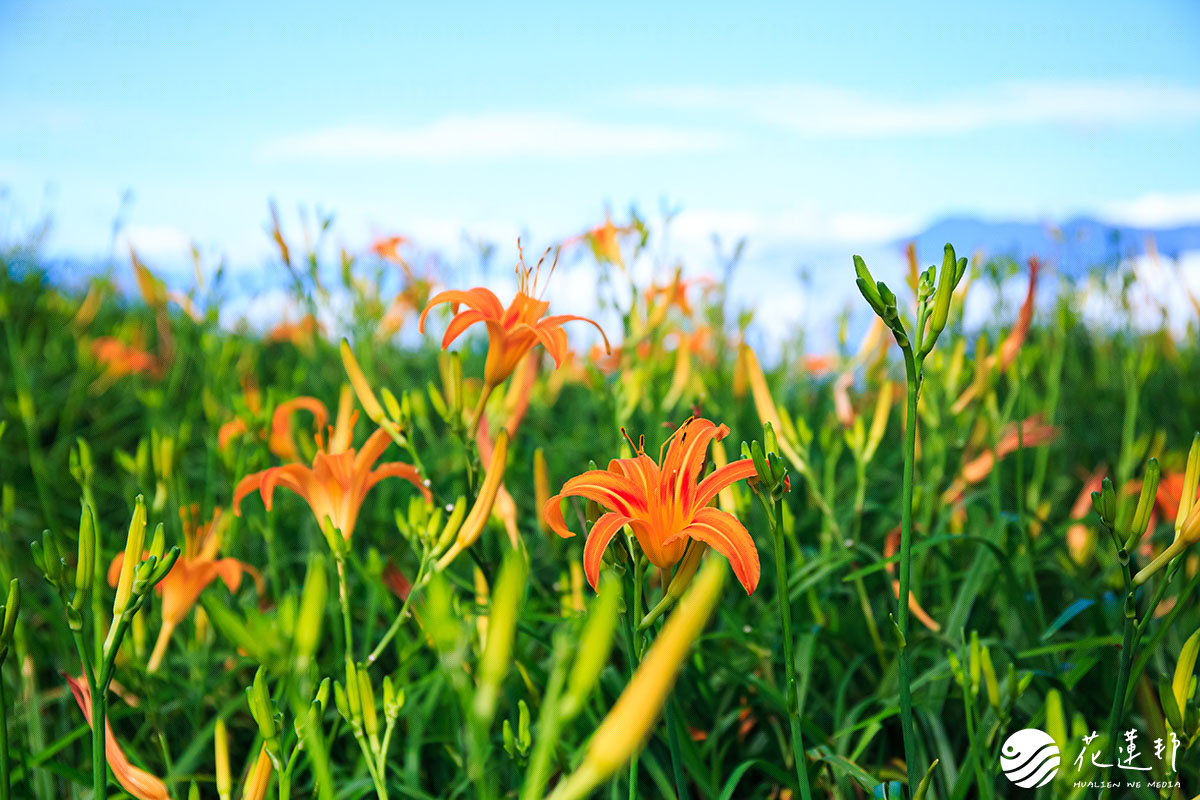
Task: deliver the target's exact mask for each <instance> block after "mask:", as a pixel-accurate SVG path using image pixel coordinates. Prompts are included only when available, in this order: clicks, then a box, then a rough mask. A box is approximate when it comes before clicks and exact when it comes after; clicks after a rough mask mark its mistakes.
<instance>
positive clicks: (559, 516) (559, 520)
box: [542, 494, 575, 539]
mask: <svg viewBox="0 0 1200 800" xmlns="http://www.w3.org/2000/svg"><path fill="white" fill-rule="evenodd" d="M562 499H563V496H562V495H561V494H556V495H554V496H553V497H551V498H550V499H549V500H547V501H546V504H545V505H544V506H542V519H544V520H545V521H546V525H547V526H549V528H550V530H552V531H554V532H555V533H557V534H558V535H559V536H561V537H562V538H564V539H571V538H573V537H574V536H575V533H574V532H573V531H572V530H571V529H570V528H568V527H567V523H566V522H565V521H564V520H563V513H562Z"/></svg>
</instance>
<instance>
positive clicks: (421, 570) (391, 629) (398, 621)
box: [365, 555, 429, 667]
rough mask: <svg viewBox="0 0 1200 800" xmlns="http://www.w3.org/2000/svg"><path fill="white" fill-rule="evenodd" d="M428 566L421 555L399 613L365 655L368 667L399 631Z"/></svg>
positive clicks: (424, 556) (427, 560) (427, 562)
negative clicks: (369, 652) (368, 653)
mask: <svg viewBox="0 0 1200 800" xmlns="http://www.w3.org/2000/svg"><path fill="white" fill-rule="evenodd" d="M428 566H429V559H428V558H427V557H426V555H422V556H421V566H419V567H417V578H416V580H414V581H413V584H412V587H410V588H409V590H408V597H406V598H404V603H403V604H401V606H400V613H399V614H397V615H396V618H395V619H394V620H392V624H391V625H390V626H388V629H387V631H386V632H385V633H384V634H383V638H382V639H380V640H379V644H377V645H375V649H374V650H372V651H371V654H370V655H369V656H367V660H366V662H365V663H366V665H367V666H368V667H369V666H371V665H372V664H374V663H375V661H376V660H378V658H379V657H380V656H381V655H383V649H384V648H385V647H387V646H388V643H389V642H391V641H392V639H393V638H395V636H396V634H397V633H399V632H400V626H401V625H403V624H404V619H405V617H406V616H407V614H408V606H409V604H410V603H412V599H413V596H414V595H416V594H417V592H418V591H420V589H421V587H422V586H424V585H425V584H424V581H425V570H426V568H427V567H428Z"/></svg>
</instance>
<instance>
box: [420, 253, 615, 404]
mask: <svg viewBox="0 0 1200 800" xmlns="http://www.w3.org/2000/svg"><path fill="white" fill-rule="evenodd" d="M547 252H549V251H547ZM542 260H545V256H544V255H543V256H542ZM542 260H539V261H538V264H537V269H536V270H533V269H530V268H529V267H527V266H525V260H524V257H523V256H522V257H520V258H519V260H518V262H517V282H518V283H517V295H516V297H514V298H513V301H512V302H511V303H509V305H508V308H505V307H504V306H503V305H501V303H500V299H499V298H497V297H496V295H495V294H494V293H493V292H492V291H491V290H490V289H485V288H483V287H482V286H479V287H476V288H474V289H469V290H467V291H459V290H449V291H444V292H438V293H437V294H436V295H434V296H433V297H432V298H430V300H429V303H428V305H426V306H425V310H424V311H422V312H421V319H420V322H419V324H418V329H419V330H420V331H421V333H424V332H425V318H426V316H428V315H429V311H430V309H432V308H433V307H434V306H436V305H438V304H440V303H450V304H451V307H452V308H453V309H454V310H455V311H456V312H457V313H456V314H455V316H454V318H453V319H452V320H450V324H449V325H448V326H447V327H446V333H445V335H444V336H443V337H442V349H443V350H445V349H446V348H448V347H449V346H450V344H451V343H452V342H453V341H454V340H455V339H457V338H458V337H459V336H460V335H461V334H462V332H463V331H465V330H466V329H467V328H469V327H471V326H472V325H474V324H475V323H477V322H482V323H484V324H485V325H486V326H487V331H488V354H487V362H486V363H485V364H484V370H483V382H484V386H485V391H489V392H490V391H491V389H493V388H495V387H496V386H497V385H498V384H500V383H503V382H504V380H505V379H506V378H508V376H509V375H511V374H512V372H513V370H515V369H516V368H517V365H518V364H520V363H521V359H522V358H523V357H524V356H525V354H526V353H528V352H529V351H530V350H532V349H533V348H534V347H536V346H537V345H538V344H541V345H542V346H543V347H545V348H546V351H547V352H548V353H550V356H551V357H552V358H553V359H554V365H555V366H556V367H557V366H558V365H559V364H561V363H562V360H563V357H564V356H565V355H566V353H567V334H566V333H565V332H564V331H563V330H562V325H563V323H564V322H570V321H572V320H579V321H581V322H587V323H589V324H591V325H594V326H595V327H596V330H598V331H600V336H601V337H603V339H604V347H605V349H606V350H611V348H610V347H609V344H608V337H607V336H605V335H604V330H603V329H602V328H601V327H600V325H599V324H598V323H597V322H596V321H595V320H591V319H588V318H587V317H581V316H577V315H574V314H558V315H556V316H552V317H547V316H545V314H546V311H547V310H548V309H549V308H550V303H549V302H547V301H545V300H541V299H538V298H536V297H534V293H535V292H536V291H537V279H538V275H539V274H540V271H541V266H542ZM550 271H551V273H553V271H554V267H553V266H551V268H550ZM459 305H465V306H467V310H466V311H458V307H459Z"/></svg>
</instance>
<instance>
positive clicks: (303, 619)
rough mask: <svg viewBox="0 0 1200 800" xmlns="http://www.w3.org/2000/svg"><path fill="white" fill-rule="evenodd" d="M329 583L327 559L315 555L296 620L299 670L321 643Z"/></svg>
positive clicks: (306, 578)
mask: <svg viewBox="0 0 1200 800" xmlns="http://www.w3.org/2000/svg"><path fill="white" fill-rule="evenodd" d="M328 591H329V581H328V578H327V577H326V575H325V559H324V558H322V557H320V556H318V555H313V556H311V557H310V558H309V560H308V572H307V574H305V576H304V589H303V590H302V591H301V593H300V613H299V616H298V617H297V620H296V633H295V647H296V664H297V669H304V668H305V667H306V666H307V665H308V663H309V661H310V660H311V659H312V656H313V653H315V652H316V650H317V644H318V643H319V642H320V641H321V623H322V622H323V621H324V619H325V604H326V599H327V597H328Z"/></svg>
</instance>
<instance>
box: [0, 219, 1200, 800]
mask: <svg viewBox="0 0 1200 800" xmlns="http://www.w3.org/2000/svg"><path fill="white" fill-rule="evenodd" d="M271 235H272V237H273V238H274V240H275V248H276V250H277V253H276V256H275V262H274V264H273V265H272V266H271V267H270V268H269V269H270V270H271V271H273V272H274V274H276V275H277V276H278V278H279V284H280V285H285V286H287V287H289V289H288V291H289V292H290V299H291V306H290V307H291V308H292V309H293V312H292V313H291V315H290V316H289V317H288V318H286V319H283V320H277V322H278V324H277V325H275V326H274V327H270V326H268V327H266V328H260V327H256V326H252V325H246V324H239V323H238V321H237V320H236V319H231V318H230V314H229V312H228V310H227V309H223V303H224V301H225V300H227V299H228V298H229V294H228V291H227V284H226V282H225V281H226V278H225V277H224V276H223V273H222V272H221V271H220V270H218V269H217V268H216V266H214V265H210V264H207V263H204V261H203V259H199V260H198V261H197V265H196V270H195V276H194V278H191V277H189V278H188V281H187V282H185V284H184V285H183V286H182V287H181V285H180V283H179V282H178V280H171V281H168V280H164V277H163V272H162V270H159V269H156V266H155V265H154V264H153V263H144V262H143V260H142V259H141V258H140V257H139V256H138V255H137V254H136V253H135V254H132V255H131V257H130V258H128V259H126V260H122V261H120V262H119V263H115V264H113V265H112V267H111V269H110V271H109V273H108V274H100V275H96V276H94V277H90V278H87V279H82V278H78V277H75V278H74V279H72V280H63V279H62V273H61V270H60V271H58V272H53V271H48V270H47V268H45V267H44V266H43V265H42V264H43V262H42V261H41V257H40V256H39V254H38V251H37V249H36V248H35V247H32V246H28V247H27V246H19V247H10V248H8V249H7V250H6V251H4V252H3V253H2V254H0V260H3V266H4V269H3V271H2V272H0V321H2V324H3V339H4V347H3V349H2V350H0V486H2V487H3V489H2V503H0V533H2V539H0V577H2V578H3V580H4V584H6V585H8V586H9V589H8V591H7V598H6V599H5V598H4V597H0V600H2V601H3V602H4V607H3V609H2V611H0V620H2V622H0V625H2V627H0V672H2V676H0V678H2V679H0V712H2V717H3V719H2V721H3V725H2V726H0V731H3V734H4V736H3V738H2V739H0V800H7V799H8V798H37V799H38V800H57V798H90V797H126V796H131V797H134V798H139V800H162V799H163V798H178V799H179V800H182V799H183V798H189V799H190V798H221V799H222V800H225V799H226V798H254V799H255V800H258V799H261V798H266V797H270V798H276V797H278V798H280V800H284V799H285V798H290V797H294V798H308V797H315V798H320V799H321V800H333V798H380V799H381V800H382V799H383V798H458V797H463V798H478V799H479V800H499V798H521V800H540V799H541V798H550V800H578V799H579V798H589V797H590V798H606V799H607V798H622V800H624V799H626V798H660V797H663V798H696V799H697V800H698V799H700V798H705V799H707V800H728V798H803V799H804V800H809V798H846V799H847V800H849V799H850V798H865V797H873V796H874V797H887V798H890V797H908V798H955V799H956V800H958V799H961V798H976V797H978V798H992V797H1035V796H1036V797H1047V798H1049V797H1054V798H1058V797H1080V798H1083V797H1089V798H1090V797H1098V796H1103V795H1105V794H1110V795H1111V796H1113V797H1145V798H1154V797H1175V798H1190V797H1193V796H1195V794H1196V793H1197V792H1200V758H1198V757H1197V752H1198V750H1200V747H1198V746H1197V744H1196V743H1197V740H1198V739H1200V697H1198V692H1197V687H1196V683H1197V679H1196V671H1195V666H1196V661H1197V652H1198V650H1200V603H1197V596H1198V595H1197V586H1198V584H1200V570H1198V552H1200V551H1198V550H1197V548H1196V544H1197V542H1198V541H1200V503H1197V502H1196V496H1197V484H1198V483H1200V437H1197V436H1196V434H1195V430H1196V429H1197V427H1200V391H1198V390H1197V387H1200V348H1198V342H1197V330H1198V328H1197V318H1195V317H1194V318H1193V319H1192V320H1191V322H1190V323H1188V325H1187V328H1186V331H1183V330H1180V329H1179V328H1178V327H1176V328H1175V329H1170V328H1168V327H1167V326H1166V323H1165V322H1164V323H1163V325H1161V326H1158V327H1156V326H1154V325H1150V326H1147V325H1145V324H1143V322H1144V320H1145V319H1146V316H1147V315H1146V314H1145V313H1139V314H1138V319H1139V324H1137V325H1134V324H1133V320H1134V311H1133V300H1132V299H1131V298H1133V297H1134V295H1135V293H1136V291H1137V288H1138V285H1139V280H1140V278H1139V273H1138V270H1137V269H1136V268H1135V267H1134V265H1132V264H1122V265H1116V266H1114V265H1109V266H1108V267H1107V268H1106V269H1107V273H1106V274H1105V275H1103V276H1100V275H1094V276H1091V277H1087V278H1079V279H1075V280H1068V279H1067V278H1065V277H1063V276H1061V275H1059V274H1058V273H1057V271H1056V270H1055V269H1054V265H1053V264H1049V263H1042V264H1039V263H1038V262H1037V261H1036V260H1034V261H1032V262H1031V263H1015V262H1012V261H1010V260H1005V259H1002V258H998V259H993V258H989V257H987V255H986V254H981V255H973V254H969V253H963V254H956V253H955V252H954V250H953V248H951V247H950V246H949V245H947V248H946V251H945V253H944V254H943V253H938V254H936V258H935V257H934V254H925V253H921V254H920V256H921V259H920V260H918V258H917V254H916V253H915V252H913V253H912V254H911V264H910V266H911V270H910V271H909V273H908V275H907V276H906V278H905V279H903V280H902V281H901V282H900V285H894V286H891V287H889V286H887V285H885V284H883V283H879V282H877V281H876V280H875V276H873V275H872V273H871V271H870V265H869V264H865V263H863V262H862V261H861V260H860V259H857V258H856V257H853V255H852V253H850V252H847V253H846V254H845V258H844V261H843V262H841V263H838V264H829V265H824V268H827V269H830V270H835V273H834V274H837V275H840V276H841V277H840V278H838V281H837V282H839V283H841V284H843V285H844V286H845V287H847V288H849V289H851V290H852V289H853V287H854V285H855V284H856V283H857V287H858V291H859V295H860V296H856V297H857V307H856V309H855V310H854V313H853V315H852V316H851V317H850V319H849V321H848V322H847V324H845V325H843V326H842V328H841V330H840V331H839V332H837V334H836V335H831V336H829V337H826V338H827V340H828V341H832V342H836V344H834V345H833V346H831V347H829V348H827V349H821V350H816V351H814V350H806V349H805V348H804V347H802V346H801V341H800V340H799V339H796V340H789V341H783V342H778V343H776V345H775V346H773V347H770V348H767V347H764V346H762V344H761V343H762V342H763V341H764V336H762V335H760V334H759V330H760V329H759V327H758V326H760V325H761V324H762V323H763V320H759V319H756V317H755V315H754V313H753V310H751V309H744V308H739V307H737V306H736V305H735V304H734V303H733V302H732V301H731V300H730V298H729V297H728V296H727V292H726V291H725V288H726V287H725V286H723V285H722V283H721V282H720V281H719V280H715V279H710V278H705V277H702V276H700V274H699V273H698V272H692V271H689V270H686V269H678V268H677V266H676V265H675V264H674V263H670V262H662V263H658V262H656V260H655V259H656V258H658V256H656V255H654V253H656V252H657V251H656V250H654V246H655V232H654V231H653V230H649V229H647V228H646V227H645V226H644V225H643V224H642V223H641V222H639V221H637V220H634V221H633V222H631V223H630V224H629V225H625V226H618V225H616V224H614V223H613V222H612V221H608V222H606V223H605V224H604V225H601V226H599V227H597V228H595V229H593V230H591V231H588V232H586V233H583V234H581V235H580V236H577V237H573V238H571V239H568V240H567V241H564V242H561V243H558V244H556V245H554V246H553V247H550V248H548V249H545V247H544V245H543V246H542V248H541V249H538V250H537V251H536V252H535V251H534V250H533V248H532V247H531V246H530V245H529V244H528V243H525V244H524V246H523V249H522V245H520V244H518V243H517V242H511V243H504V244H503V245H501V246H500V247H499V249H498V251H497V254H496V257H495V258H496V261H497V262H498V263H502V264H504V265H505V266H504V270H503V271H504V272H505V276H504V277H505V280H504V281H500V282H496V283H495V284H494V285H476V282H474V281H470V282H468V281H466V280H464V279H460V278H459V277H458V273H457V272H456V271H455V270H452V269H445V270H439V269H437V268H435V267H431V266H430V264H432V263H435V262H430V261H429V260H427V259H425V258H423V257H422V254H421V253H420V251H419V250H417V249H416V248H415V247H414V246H413V245H412V244H411V243H410V242H409V241H408V240H406V239H403V238H402V237H394V238H390V239H381V240H379V241H377V242H375V243H374V244H373V245H372V246H370V247H365V248H362V251H361V252H356V253H350V252H343V253H341V254H340V256H333V260H332V261H330V260H329V258H327V257H326V255H324V254H323V253H324V251H321V250H320V249H316V248H314V247H312V246H310V245H309V244H307V243H309V242H314V241H316V239H315V237H310V236H300V235H294V236H286V235H285V234H284V233H283V232H282V231H281V229H280V227H279V224H278V222H276V223H275V224H274V225H273V226H272V228H271ZM960 256H967V257H965V258H960ZM560 259H561V260H562V261H563V262H564V263H563V264H562V265H561V266H558V267H557V268H556V266H555V265H556V262H558V261H559V260H560ZM568 262H569V263H568ZM647 264H648V265H649V269H635V268H634V267H635V266H638V265H641V266H643V267H645V266H646V265H647ZM514 266H515V270H516V275H515V277H516V287H517V289H516V291H515V292H514V291H513V290H512V288H511V287H512V286H513V282H512V280H511V279H510V278H511V277H512V276H513V273H512V272H509V271H508V270H509V269H511V268H512V267H514ZM568 269H569V270H571V271H572V275H573V276H574V277H575V278H576V279H578V276H579V275H580V274H584V275H585V276H589V277H588V279H589V280H591V279H592V278H593V277H594V281H595V285H596V286H597V287H602V289H603V290H602V291H598V295H599V297H600V301H601V304H602V305H603V309H604V311H605V315H606V316H605V317H604V318H603V319H601V315H599V314H598V313H596V306H595V303H594V298H582V297H581V298H579V300H578V302H577V303H576V302H573V301H572V300H571V299H570V298H569V297H568V299H566V300H563V299H560V298H556V299H555V300H554V301H553V302H551V301H550V300H548V299H546V295H545V294H544V291H545V287H546V285H547V284H549V283H550V282H553V281H555V280H561V279H562V275H561V272H562V271H564V270H568ZM1168 269H1169V265H1168ZM644 274H652V275H653V278H652V279H650V280H649V281H646V280H643V279H641V278H640V277H634V276H638V275H644ZM1102 278H1103V279H1102ZM1014 282H1015V283H1017V284H1019V285H1020V287H1021V292H1020V298H1019V300H1018V303H1017V304H1013V305H1011V307H1010V306H1009V305H1002V306H998V307H997V312H996V313H995V314H993V315H991V316H990V317H989V318H988V321H987V322H986V323H985V324H983V325H982V326H981V325H978V324H975V323H973V322H972V323H970V324H967V323H965V322H964V318H963V308H964V303H965V302H966V299H967V297H968V296H970V294H971V293H972V292H976V293H980V292H982V293H987V294H989V296H992V295H996V294H997V293H998V287H999V286H1000V284H1001V283H1008V284H1009V285H1011V284H1013V283H1014ZM485 283H486V282H485ZM381 286H387V287H389V288H388V289H387V291H384V290H383V289H381V288H380V287H381ZM1047 286H1052V287H1053V289H1054V290H1053V291H1051V292H1046V291H1042V289H1044V288H1045V287H1047ZM119 287H125V288H124V289H122V288H119ZM397 287H398V288H397ZM1186 291H1187V289H1186V285H1185V284H1184V283H1183V282H1180V283H1179V287H1178V292H1179V293H1186ZM1035 296H1036V298H1037V302H1035ZM1097 298H1099V299H1100V300H1102V301H1103V303H1104V304H1105V306H1106V307H1109V308H1113V309H1116V310H1117V312H1118V313H1116V314H1115V315H1112V316H1111V318H1109V319H1106V320H1104V321H1103V322H1097V321H1096V320H1094V319H1092V318H1090V317H1088V318H1085V315H1084V314H1083V308H1084V307H1085V305H1087V304H1089V303H1093V302H1095V301H1097ZM1139 302H1141V301H1139ZM1191 302H1192V303H1193V305H1196V300H1195V299H1194V298H1193V299H1192V301H1191ZM1196 308H1197V311H1198V313H1200V305H1196ZM1141 311H1142V312H1144V309H1141ZM1151 316H1153V315H1151ZM614 320H615V322H614ZM796 322H797V325H796V327H799V326H800V325H799V323H800V320H797V321H796ZM778 327H779V326H776V328H775V329H778ZM10 581H11V583H10ZM2 594H3V592H2V591H0V595H2ZM1025 729H1036V730H1037V731H1040V732H1041V737H1043V738H1036V737H1035V738H1032V739H1031V738H1029V737H1024V738H1023V737H1021V736H1017V737H1013V734H1016V733H1017V732H1018V731H1023V730H1025ZM1010 737H1012V738H1010ZM1030 742H1032V743H1033V745H1034V746H1030V745H1029V743H1030ZM1056 750H1057V752H1058V757H1057V760H1054V759H1053V756H1054V752H1055V751H1056ZM1052 761H1053V763H1051V762H1052ZM1055 766H1057V769H1055V768H1054V767H1055ZM1026 787H1028V788H1026Z"/></svg>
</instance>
